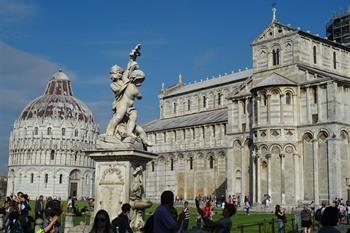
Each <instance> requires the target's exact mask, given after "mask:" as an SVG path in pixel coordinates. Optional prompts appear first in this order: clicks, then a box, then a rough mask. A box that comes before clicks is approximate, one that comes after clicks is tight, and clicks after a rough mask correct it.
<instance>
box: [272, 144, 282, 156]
mask: <svg viewBox="0 0 350 233" xmlns="http://www.w3.org/2000/svg"><path fill="white" fill-rule="evenodd" d="M281 151H282V147H281V145H279V144H272V145H271V146H270V152H271V153H273V154H280V153H281Z"/></svg>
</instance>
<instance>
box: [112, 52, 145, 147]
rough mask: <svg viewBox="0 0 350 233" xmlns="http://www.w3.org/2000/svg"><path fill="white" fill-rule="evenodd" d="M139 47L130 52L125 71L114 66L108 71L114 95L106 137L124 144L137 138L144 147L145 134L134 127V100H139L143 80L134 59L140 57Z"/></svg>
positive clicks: (142, 75) (135, 115) (140, 128)
mask: <svg viewBox="0 0 350 233" xmlns="http://www.w3.org/2000/svg"><path fill="white" fill-rule="evenodd" d="M140 48H141V45H137V46H136V47H135V49H133V50H132V51H131V53H130V54H129V55H130V59H129V62H128V67H127V69H126V70H123V68H121V67H119V66H118V65H114V66H113V67H112V68H111V71H110V78H111V80H112V83H111V84H110V87H111V89H112V91H113V92H114V94H115V99H114V101H113V104H112V110H113V117H112V119H111V120H110V122H109V124H108V126H107V131H106V135H107V136H110V137H117V138H118V139H119V140H121V141H124V142H133V141H134V140H135V139H136V138H137V137H139V138H140V139H141V140H142V142H143V144H144V145H145V146H150V143H148V142H147V137H146V133H145V132H144V130H143V129H142V127H140V126H138V125H136V121H137V110H136V108H135V107H134V100H135V99H141V98H142V95H141V93H140V90H139V87H140V86H141V84H142V82H143V81H144V80H145V74H144V73H143V71H142V70H139V65H138V64H137V62H136V58H137V57H138V56H140V55H141V52H140Z"/></svg>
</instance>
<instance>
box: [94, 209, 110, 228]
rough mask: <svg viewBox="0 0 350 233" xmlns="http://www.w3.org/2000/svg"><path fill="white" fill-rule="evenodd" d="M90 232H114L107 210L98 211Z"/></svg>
mask: <svg viewBox="0 0 350 233" xmlns="http://www.w3.org/2000/svg"><path fill="white" fill-rule="evenodd" d="M90 233H113V230H112V227H111V223H110V220H109V215H108V213H107V211H105V210H103V209H102V210H99V211H98V212H97V213H96V216H95V219H94V225H92V228H91V231H90Z"/></svg>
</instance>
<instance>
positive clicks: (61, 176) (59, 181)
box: [58, 174, 63, 184]
mask: <svg viewBox="0 0 350 233" xmlns="http://www.w3.org/2000/svg"><path fill="white" fill-rule="evenodd" d="M62 179H63V175H62V174H61V175H60V178H59V180H58V183H60V184H62Z"/></svg>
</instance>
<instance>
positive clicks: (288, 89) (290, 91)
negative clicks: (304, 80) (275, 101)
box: [282, 87, 295, 95]
mask: <svg viewBox="0 0 350 233" xmlns="http://www.w3.org/2000/svg"><path fill="white" fill-rule="evenodd" d="M282 93H283V94H287V93H290V94H292V95H295V90H294V89H293V88H291V87H285V88H284V89H283V91H282Z"/></svg>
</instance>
